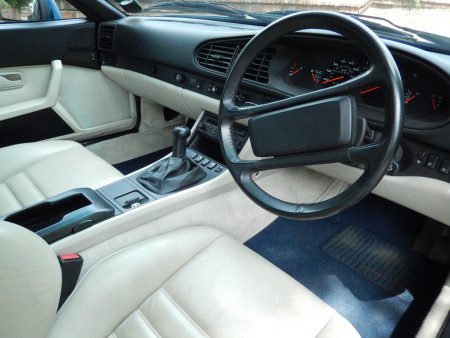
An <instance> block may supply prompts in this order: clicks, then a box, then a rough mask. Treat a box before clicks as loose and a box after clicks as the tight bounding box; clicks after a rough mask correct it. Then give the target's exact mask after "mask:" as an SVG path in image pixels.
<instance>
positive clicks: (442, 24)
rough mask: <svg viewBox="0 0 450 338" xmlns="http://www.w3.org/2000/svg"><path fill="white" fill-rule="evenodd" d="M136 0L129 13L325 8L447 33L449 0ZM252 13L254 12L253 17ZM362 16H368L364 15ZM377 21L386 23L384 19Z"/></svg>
mask: <svg viewBox="0 0 450 338" xmlns="http://www.w3.org/2000/svg"><path fill="white" fill-rule="evenodd" d="M111 1H112V0H111ZM116 1H117V3H119V4H120V5H122V6H121V7H122V9H124V10H125V12H126V8H127V6H126V5H127V4H128V5H129V3H130V2H131V1H129V0H125V1H121V0H116ZM137 2H138V3H139V5H140V6H141V7H142V12H140V13H130V12H128V14H129V15H140V16H156V15H158V16H160V15H177V14H178V15H179V14H187V13H189V15H197V14H198V15H202V14H203V15H204V14H205V13H206V14H208V15H210V16H211V15H220V16H225V17H226V16H230V17H239V16H241V17H242V18H246V19H255V18H258V16H260V15H266V16H267V17H272V18H273V19H276V18H277V17H279V16H282V15H286V14H289V13H292V12H295V11H301V10H327V11H333V12H343V13H351V14H355V15H362V16H364V17H365V16H372V17H379V18H382V19H387V20H389V21H391V22H392V23H393V24H395V26H399V27H404V28H409V29H413V30H419V31H423V32H428V33H434V34H438V35H442V36H447V37H448V36H450V0H426V1H421V0H389V1H385V0H283V1H272V0H256V1H254V0H226V1H196V0H181V1H177V0H165V1H158V0H137ZM211 5H212V6H211ZM128 8H130V7H128ZM131 8H134V7H131ZM134 12H135V11H134ZM252 14H255V16H254V17H252ZM364 19H365V20H371V19H368V18H366V17H365V18H364ZM266 23H267V21H266ZM379 23H380V24H382V25H387V26H389V24H388V23H387V22H384V23H383V22H379ZM391 26H392V25H391ZM395 26H393V27H395Z"/></svg>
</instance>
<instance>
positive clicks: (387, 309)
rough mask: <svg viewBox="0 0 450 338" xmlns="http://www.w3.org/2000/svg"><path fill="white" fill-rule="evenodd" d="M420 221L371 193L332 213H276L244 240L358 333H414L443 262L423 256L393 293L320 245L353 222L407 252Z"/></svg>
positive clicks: (435, 290)
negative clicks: (311, 216)
mask: <svg viewBox="0 0 450 338" xmlns="http://www.w3.org/2000/svg"><path fill="white" fill-rule="evenodd" d="M423 221H424V217H423V216H421V215H419V214H417V213H415V212H413V211H411V210H409V209H407V208H403V207H401V206H399V205H397V204H394V203H392V202H389V201H387V200H385V199H382V198H379V197H376V196H375V195H370V196H369V197H367V198H366V199H364V200H363V201H362V202H360V203H359V204H357V205H355V206H354V207H352V208H349V209H348V210H346V211H344V212H342V213H340V214H339V215H336V216H333V217H330V218H326V219H322V220H315V221H293V220H288V219H284V218H278V219H277V220H275V221H274V222H273V223H272V224H271V225H269V226H268V227H267V228H266V229H264V230H263V231H262V232H260V233H259V234H257V235H256V236H255V237H253V238H251V239H250V240H248V241H247V242H246V243H245V244H246V245H247V246H248V247H249V248H250V249H252V250H254V251H256V252H257V253H259V254H260V255H261V256H263V257H265V258H266V259H268V260H269V261H271V262H272V263H274V264H275V265H277V266H278V267H279V268H280V269H282V270H284V271H285V272H286V273H288V274H289V275H291V276H292V277H293V278H295V279H296V280H298V281H299V282H300V283H301V284H303V285H304V286H305V287H307V288H308V289H309V290H311V291H312V292H313V293H315V294H316V295H317V296H318V297H320V298H321V299H322V300H324V301H325V302H326V303H328V304H329V305H330V306H332V307H333V308H335V309H336V310H337V311H338V312H339V313H340V314H341V315H342V316H343V317H345V318H347V320H349V321H350V322H351V323H352V324H353V326H354V327H355V328H356V329H357V330H358V332H359V333H360V334H361V336H362V337H368V338H371V337H377V338H379V337H413V336H414V333H415V332H417V329H418V327H419V326H420V323H421V320H422V319H423V318H424V316H425V314H426V313H427V312H428V310H429V308H430V306H431V304H432V302H433V300H434V299H435V297H436V295H437V294H438V292H439V290H440V288H441V286H442V285H443V283H444V280H445V277H446V274H447V268H446V267H444V266H441V265H439V264H436V263H433V262H431V261H429V260H427V259H426V258H424V257H421V259H422V260H424V261H426V264H418V267H417V270H416V271H415V275H416V276H417V278H414V281H413V282H411V284H410V285H405V289H403V290H399V292H397V293H396V294H392V293H388V292H387V291H386V290H383V289H382V288H380V287H379V286H377V285H376V284H374V283H372V282H371V281H370V280H368V279H366V278H364V277H363V276H362V275H361V274H358V273H356V272H355V271H354V270H352V269H351V268H350V267H348V266H347V265H345V264H342V263H341V262H339V261H338V260H335V259H334V258H332V257H331V256H329V255H327V254H325V253H324V252H323V251H322V247H323V245H324V244H325V243H326V242H328V241H329V240H331V239H332V238H333V237H335V236H336V235H338V234H339V233H340V232H342V231H343V230H344V228H345V227H346V226H348V225H353V226H356V227H361V228H362V229H364V230H368V231H370V232H371V233H372V234H374V235H376V236H379V237H380V238H382V239H383V240H384V241H387V242H389V243H391V244H392V245H394V246H396V247H398V248H401V249H402V250H409V251H410V250H411V245H412V244H413V241H414V238H415V236H416V235H417V234H418V233H419V232H420V231H421V230H422V228H423ZM412 254H414V255H416V254H415V253H412Z"/></svg>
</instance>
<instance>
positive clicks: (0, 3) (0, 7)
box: [0, 0, 85, 23]
mask: <svg viewBox="0 0 450 338" xmlns="http://www.w3.org/2000/svg"><path fill="white" fill-rule="evenodd" d="M84 17H85V16H84V15H83V14H82V13H81V12H80V11H78V10H77V9H76V8H75V7H73V6H72V5H71V4H69V3H68V2H67V1H65V0H0V22H2V23H5V22H18V21H19V22H20V21H48V20H62V19H76V18H84Z"/></svg>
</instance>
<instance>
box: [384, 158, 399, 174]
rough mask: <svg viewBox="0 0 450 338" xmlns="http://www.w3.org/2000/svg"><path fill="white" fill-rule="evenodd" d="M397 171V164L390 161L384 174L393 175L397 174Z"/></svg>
mask: <svg viewBox="0 0 450 338" xmlns="http://www.w3.org/2000/svg"><path fill="white" fill-rule="evenodd" d="M397 171H398V164H397V163H396V162H393V161H392V162H391V164H390V165H389V167H388V170H387V172H386V174H388V175H390V176H394V175H395V174H397Z"/></svg>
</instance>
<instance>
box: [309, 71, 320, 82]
mask: <svg viewBox="0 0 450 338" xmlns="http://www.w3.org/2000/svg"><path fill="white" fill-rule="evenodd" d="M311 77H312V79H313V81H314V82H315V83H319V81H317V79H316V76H315V75H314V72H311Z"/></svg>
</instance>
